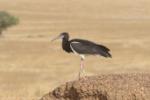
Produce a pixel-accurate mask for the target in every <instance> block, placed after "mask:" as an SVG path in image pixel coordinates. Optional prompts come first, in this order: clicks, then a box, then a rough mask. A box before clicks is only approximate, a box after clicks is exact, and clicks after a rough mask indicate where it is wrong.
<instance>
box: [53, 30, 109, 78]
mask: <svg viewBox="0 0 150 100" xmlns="http://www.w3.org/2000/svg"><path fill="white" fill-rule="evenodd" d="M56 39H62V49H63V50H64V51H66V52H67V53H74V54H77V55H79V56H80V58H81V60H80V70H79V74H78V77H79V79H80V78H81V73H82V72H83V69H84V59H85V56H86V55H100V56H103V57H105V58H112V55H111V53H110V49H109V48H108V47H106V46H104V45H101V44H97V43H95V42H92V41H89V40H84V39H71V40H69V33H68V32H62V33H60V35H58V36H57V37H55V38H53V39H52V40H51V42H52V41H54V40H56Z"/></svg>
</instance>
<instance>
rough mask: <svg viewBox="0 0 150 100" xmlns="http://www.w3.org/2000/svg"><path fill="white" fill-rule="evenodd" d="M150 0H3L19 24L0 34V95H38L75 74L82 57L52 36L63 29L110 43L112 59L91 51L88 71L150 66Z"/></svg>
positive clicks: (29, 99)
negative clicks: (62, 45) (65, 50)
mask: <svg viewBox="0 0 150 100" xmlns="http://www.w3.org/2000/svg"><path fill="white" fill-rule="evenodd" d="M149 5H150V1H149V0H134V1H131V0H113V1H112V0H92V1H87V0H59V1H58V0H13V1H12V0H0V11H6V12H8V13H10V14H11V15H14V16H16V17H18V18H19V24H18V25H16V26H13V27H11V28H8V29H7V30H5V31H4V32H3V34H2V36H1V37H0V92H1V94H0V99H1V100H37V99H39V98H40V97H41V96H42V95H43V94H45V93H47V92H49V91H50V90H53V89H54V88H55V87H57V86H59V85H60V84H63V83H64V82H66V81H71V80H76V79H77V75H78V71H79V66H80V58H79V57H78V56H76V55H73V54H67V53H65V52H64V51H63V50H62V49H61V41H59V40H58V41H55V42H53V43H51V42H50V40H51V39H52V38H53V37H55V36H57V35H58V34H60V33H61V32H69V33H70V38H82V39H88V40H91V41H95V42H96V43H99V44H103V45H106V46H107V47H109V48H110V49H111V53H112V56H113V58H112V59H105V58H102V57H97V56H96V57H95V56H88V57H86V59H85V71H86V75H98V74H111V73H136V72H140V73H148V72H150V6H149Z"/></svg>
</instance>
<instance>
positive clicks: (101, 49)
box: [98, 45, 112, 58]
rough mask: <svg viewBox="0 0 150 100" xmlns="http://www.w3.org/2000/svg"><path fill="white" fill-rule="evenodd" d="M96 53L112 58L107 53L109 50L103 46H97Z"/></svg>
mask: <svg viewBox="0 0 150 100" xmlns="http://www.w3.org/2000/svg"><path fill="white" fill-rule="evenodd" d="M98 48H99V49H98V53H99V54H100V55H102V56H104V57H110V58H112V55H111V54H110V53H109V51H110V49H109V48H107V47H106V46H103V45H98Z"/></svg>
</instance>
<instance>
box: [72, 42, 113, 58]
mask: <svg viewBox="0 0 150 100" xmlns="http://www.w3.org/2000/svg"><path fill="white" fill-rule="evenodd" d="M70 47H71V49H72V51H74V52H76V53H79V54H93V55H96V54H100V55H102V56H104V57H111V55H110V54H109V51H110V50H109V49H108V48H107V47H105V46H103V45H99V44H96V43H94V42H91V41H88V40H81V39H73V40H71V41H70Z"/></svg>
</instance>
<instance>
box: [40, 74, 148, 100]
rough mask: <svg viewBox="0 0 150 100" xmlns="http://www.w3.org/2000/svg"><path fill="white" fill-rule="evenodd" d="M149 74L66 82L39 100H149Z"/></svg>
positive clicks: (98, 77) (95, 77)
mask: <svg viewBox="0 0 150 100" xmlns="http://www.w3.org/2000/svg"><path fill="white" fill-rule="evenodd" d="M149 98H150V74H114V75H111V74H110V75H100V76H90V77H84V78H82V79H81V80H76V81H71V82H67V83H65V84H64V85H61V86H59V87H57V88H56V89H54V90H53V91H52V92H50V93H48V94H46V95H45V96H44V97H42V99H41V100H149Z"/></svg>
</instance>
